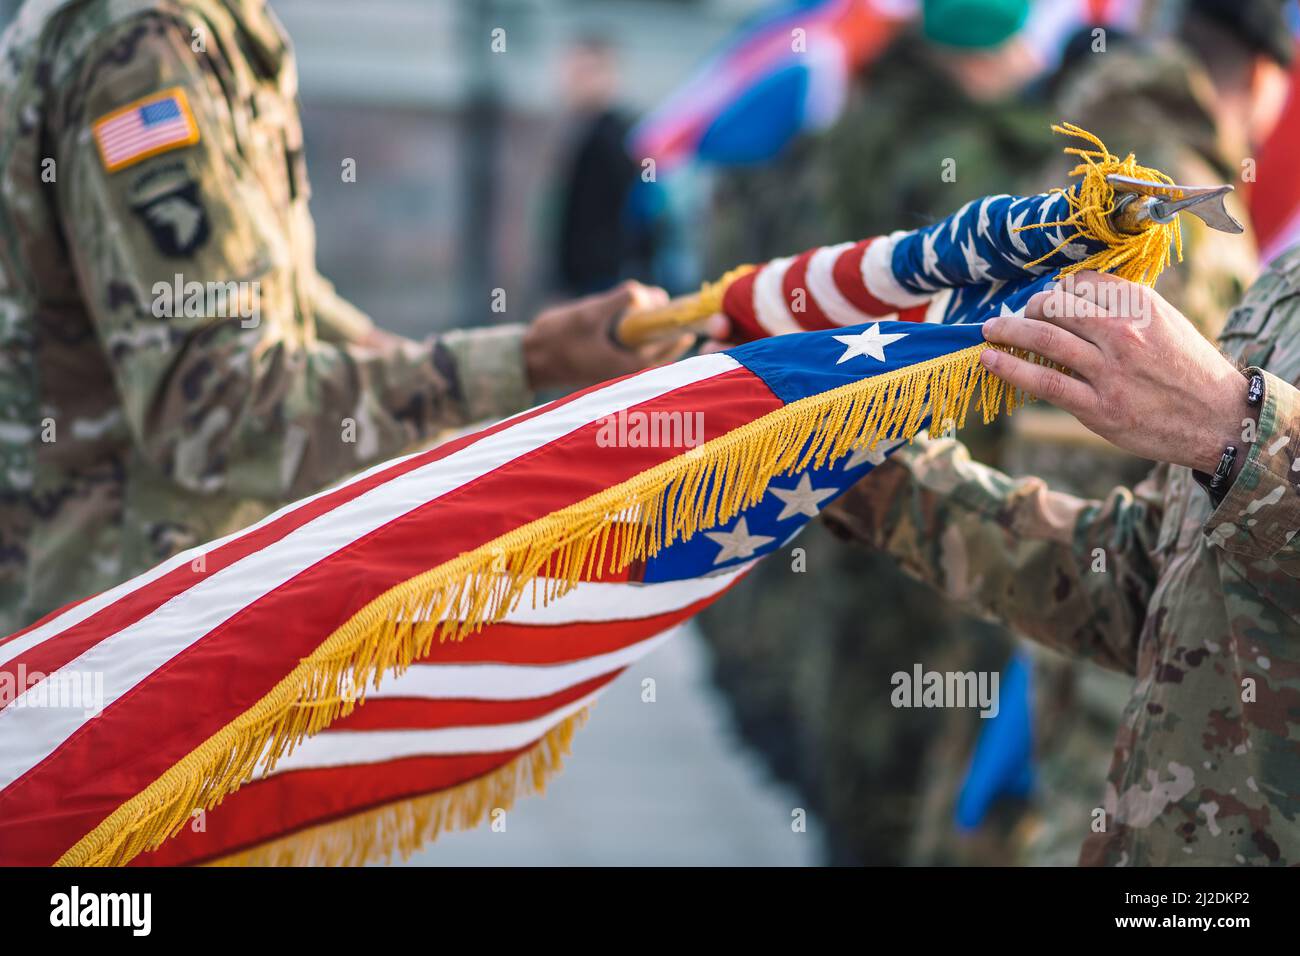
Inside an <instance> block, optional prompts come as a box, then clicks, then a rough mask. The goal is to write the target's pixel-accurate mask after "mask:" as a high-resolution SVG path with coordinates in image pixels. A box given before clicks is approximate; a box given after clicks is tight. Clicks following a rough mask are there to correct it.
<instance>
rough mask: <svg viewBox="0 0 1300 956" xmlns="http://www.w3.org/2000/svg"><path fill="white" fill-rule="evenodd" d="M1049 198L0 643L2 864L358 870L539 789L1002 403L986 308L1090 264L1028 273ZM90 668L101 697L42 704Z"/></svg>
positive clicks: (362, 481)
mask: <svg viewBox="0 0 1300 956" xmlns="http://www.w3.org/2000/svg"><path fill="white" fill-rule="evenodd" d="M1067 213H1068V207H1067V203H1066V200H1065V199H1064V197H1063V196H1061V195H1059V194H1057V195H1044V196H1035V197H1025V198H1015V197H1011V196H997V197H989V198H987V199H984V200H982V201H979V202H975V203H971V204H969V205H968V206H966V207H965V208H963V209H962V210H961V211H960V212H959V213H958V214H956V215H954V216H953V217H951V218H950V219H947V220H944V221H942V222H939V223H936V224H935V225H933V226H931V227H929V228H927V229H923V230H920V231H917V232H910V233H895V234H893V235H890V236H886V237H881V238H878V239H875V240H871V241H869V242H867V243H858V244H853V245H850V246H847V247H833V248H831V249H823V250H813V251H810V252H808V253H805V254H804V255H803V256H798V257H794V258H792V259H789V260H779V261H777V262H775V263H771V264H769V265H768V266H766V267H765V268H764V269H761V270H759V271H758V272H756V273H754V274H752V275H751V276H750V278H749V279H748V281H747V283H746V284H745V285H744V286H738V289H737V290H736V294H735V295H730V294H729V295H728V300H727V307H728V310H729V311H732V312H733V318H735V319H736V321H737V322H738V323H740V324H741V325H742V326H745V327H746V328H748V330H749V331H750V334H751V335H753V336H755V337H757V336H761V335H765V334H767V333H768V332H783V331H788V330H789V329H790V327H791V322H793V326H794V327H796V328H802V327H804V326H803V325H801V321H803V320H806V321H808V322H809V323H811V324H813V325H816V326H818V328H819V330H817V331H810V332H805V333H803V334H798V335H785V336H780V337H765V338H755V340H754V341H751V342H748V343H746V344H744V345H741V346H739V347H737V348H735V349H732V350H731V351H729V352H725V353H718V354H709V355H700V356H696V357H692V358H689V359H686V360H684V361H681V362H678V363H675V364H672V365H668V366H664V367H661V368H655V369H650V370H647V371H644V372H640V373H638V374H635V375H631V376H628V377H625V378H622V379H618V380H615V381H611V382H607V383H604V384H601V385H598V386H595V387H593V388H589V389H586V390H584V391H582V392H579V393H576V394H574V395H570V396H568V397H566V398H563V399H560V400H558V401H554V402H551V403H549V404H547V405H543V406H541V407H539V408H536V409H533V410H531V411H528V412H525V413H522V414H520V415H518V416H516V417H514V418H511V419H508V420H506V421H504V422H500V423H498V424H495V425H492V426H490V427H488V428H486V429H484V430H482V431H480V432H477V433H475V434H472V435H468V436H464V437H461V438H458V439H456V440H454V441H451V442H449V443H448V444H446V445H443V446H441V447H438V448H435V449H432V450H428V451H424V452H421V453H419V454H415V455H411V456H408V457H405V458H400V459H397V460H395V461H391V462H387V463H385V464H382V465H380V466H377V467H375V468H372V469H371V470H369V471H367V472H365V473H363V474H361V475H359V476H357V477H355V478H353V479H351V480H350V481H347V482H345V483H343V484H341V485H339V486H337V487H335V488H332V489H330V490H327V491H324V492H322V493H320V494H318V495H316V496H314V497H311V498H308V499H306V500H304V501H301V502H298V503H296V504H293V505H290V506H288V507H286V508H283V509H281V510H280V511H279V512H277V513H275V514H273V515H271V516H269V517H267V518H266V519H265V520H263V521H261V522H259V523H258V524H256V525H254V526H252V527H250V528H248V529H246V530H244V531H241V532H239V533H237V534H234V535H231V536H229V537H227V538H225V539H222V540H220V541H216V542H213V543H212V544H209V545H206V546H204V547H201V548H197V549H194V550H192V551H189V552H186V553H183V554H180V555H177V556H176V557H174V558H172V559H171V560H169V561H167V562H166V563H164V564H162V565H160V566H159V567H157V568H155V569H154V570H153V571H150V572H149V573H147V574H144V575H141V576H140V577H138V578H135V579H134V580H131V581H128V582H126V583H124V584H122V585H120V586H119V587H116V588H114V589H112V590H111V591H108V592H106V593H104V594H101V595H98V596H95V597H92V598H89V599H87V600H85V601H83V602H81V603H79V604H75V605H72V606H70V607H67V608H64V609H62V610H60V611H58V612H56V613H54V614H52V615H51V616H50V617H48V618H47V619H46V620H44V621H42V622H38V623H37V624H36V625H34V626H32V627H30V628H28V629H27V630H25V631H22V632H20V633H18V634H16V635H13V636H11V637H9V638H6V639H4V640H3V641H0V689H3V688H4V687H9V688H13V689H14V692H13V693H8V694H3V695H0V864H51V863H55V862H63V863H114V864H116V863H125V862H128V861H132V860H134V861H136V862H138V863H161V864H168V863H191V862H203V861H217V860H225V861H228V862H229V861H235V862H272V863H276V862H278V863H298V862H304V863H305V862H363V861H366V860H369V859H374V858H379V857H383V856H384V855H385V854H387V853H389V852H392V851H393V850H395V849H396V850H405V849H410V848H412V847H414V846H416V845H418V844H419V843H421V842H423V841H424V840H426V839H428V838H431V837H433V836H435V835H436V834H437V832H438V831H439V830H441V829H443V828H445V827H463V826H469V825H474V824H476V823H478V822H480V821H481V820H482V819H484V818H485V817H486V816H487V815H488V814H490V813H491V812H492V811H493V810H494V809H495V808H497V807H505V806H508V805H509V803H510V801H511V799H513V797H514V796H515V795H517V794H519V793H522V792H526V791H529V790H532V789H538V788H540V786H541V784H542V782H543V781H544V779H545V777H546V775H547V774H548V773H549V772H551V771H552V770H554V769H555V767H556V765H557V764H558V761H559V759H560V755H561V753H562V752H563V751H564V750H565V748H566V746H567V742H568V739H569V736H570V735H571V733H572V731H573V728H574V727H575V725H576V724H577V722H578V721H579V720H581V718H582V715H583V713H584V712H585V709H586V708H587V707H588V705H590V704H591V702H592V701H593V700H594V699H595V698H596V696H597V695H598V694H599V693H600V691H601V690H602V689H603V688H604V687H606V686H607V685H608V684H609V682H610V681H611V680H613V679H614V678H615V677H616V676H617V675H618V674H619V673H620V672H621V671H622V669H623V668H625V667H626V666H627V665H628V664H629V663H631V662H632V661H634V660H636V659H637V658H638V657H640V656H641V655H643V654H645V653H646V652H647V651H649V650H650V649H652V648H653V647H655V646H656V645H657V643H658V642H660V641H663V640H666V639H667V635H668V634H670V633H671V631H672V629H673V628H674V627H676V626H677V625H679V624H681V623H682V622H683V621H685V620H686V619H687V618H689V617H690V616H692V615H693V614H695V613H696V612H697V611H699V610H700V609H701V608H703V607H704V606H705V605H707V604H709V603H710V602H712V601H714V600H716V599H718V598H719V597H720V596H721V595H722V594H723V593H724V592H725V591H726V590H727V589H728V588H729V587H731V586H732V585H733V584H734V583H735V582H736V581H737V580H738V579H739V578H740V577H741V576H742V575H744V574H745V573H746V572H747V571H748V570H749V569H750V568H751V567H752V566H753V564H754V562H756V561H757V560H760V559H761V558H762V557H763V556H765V555H767V554H770V553H772V552H773V551H776V550H778V549H780V548H782V547H784V546H785V545H787V544H788V543H789V542H790V541H791V540H792V539H793V538H794V536H795V535H796V534H798V532H799V531H800V530H801V529H802V528H803V527H804V526H805V525H806V523H807V522H808V521H809V520H810V519H811V518H813V517H814V516H815V515H816V514H817V513H818V512H819V511H820V510H821V509H822V508H823V507H825V505H826V504H827V503H828V502H829V501H831V500H833V499H834V497H835V496H836V495H838V494H840V493H841V492H842V491H843V490H844V489H845V488H847V487H848V486H849V485H850V484H851V483H853V482H855V481H858V480H859V479H861V478H862V477H863V476H865V475H866V474H868V473H869V472H870V471H871V469H872V468H873V467H874V466H875V465H876V464H878V463H879V462H880V461H882V460H883V457H884V455H885V454H886V453H887V452H888V451H889V450H890V449H891V448H893V447H895V446H897V445H898V444H900V443H901V442H902V441H903V440H904V439H906V438H907V437H910V436H911V435H912V434H914V433H915V432H916V431H917V430H918V429H919V428H921V427H923V426H924V425H925V424H926V423H927V421H928V419H929V417H930V416H931V415H934V416H935V418H936V419H937V420H939V418H940V416H943V419H947V418H956V419H958V420H960V419H961V418H963V417H964V416H965V414H966V410H967V407H968V405H971V404H972V403H973V404H975V405H979V404H980V403H983V405H984V410H985V413H986V414H989V413H991V412H992V411H994V410H995V408H996V407H997V406H998V405H999V404H1000V403H1001V402H1002V401H1003V399H1004V398H1007V396H1005V395H1004V394H1003V392H1002V391H1001V386H1000V383H998V382H997V381H996V380H995V379H990V378H985V377H983V373H982V371H981V366H980V365H979V363H978V360H977V357H978V354H979V352H980V351H981V350H982V348H984V344H983V338H982V333H981V329H980V327H979V325H978V324H975V323H978V321H980V320H982V319H983V318H986V317H987V316H989V315H991V314H995V313H1000V312H1005V311H1007V310H1011V311H1016V310H1018V309H1020V308H1022V307H1023V304H1024V302H1025V300H1026V299H1027V298H1028V296H1029V295H1031V294H1032V293H1033V292H1034V291H1036V290H1037V289H1039V288H1042V287H1043V286H1044V285H1045V284H1046V282H1047V281H1048V279H1049V275H1050V273H1051V272H1052V271H1054V270H1055V268H1056V267H1059V266H1063V265H1067V264H1069V263H1070V262H1072V261H1074V260H1075V258H1077V257H1078V256H1081V255H1083V254H1084V253H1085V252H1086V251H1087V250H1086V248H1085V247H1084V245H1083V244H1080V247H1079V248H1072V247H1070V246H1069V245H1068V244H1067V245H1066V246H1065V247H1064V248H1063V249H1062V250H1061V251H1059V252H1057V253H1055V255H1054V256H1053V257H1052V258H1051V259H1049V260H1048V261H1046V262H1044V263H1042V264H1041V265H1037V266H1030V265H1029V263H1030V262H1031V261H1032V260H1034V259H1036V258H1037V257H1038V256H1040V255H1042V254H1045V253H1050V252H1051V251H1052V249H1053V248H1054V247H1055V246H1056V245H1057V243H1058V241H1060V240H1061V239H1062V238H1064V237H1062V236H1060V234H1059V232H1054V231H1053V230H1051V229H1046V230H1034V231H1030V232H1023V233H1017V232H1015V231H1014V230H1015V227H1016V226H1020V225H1024V224H1026V223H1034V222H1042V223H1050V222H1056V221H1058V220H1061V219H1064V218H1065V216H1066V214H1067ZM792 274H793V275H795V276H802V280H801V281H804V282H805V284H806V285H807V287H808V288H807V292H808V293H809V295H808V296H806V297H804V299H805V301H811V302H813V303H815V309H804V310H796V309H795V298H796V296H795V293H798V292H799V291H800V288H796V287H795V286H794V285H791V283H790V282H789V281H787V280H789V279H790V276H791V275H792ZM796 285H797V283H796ZM746 290H747V291H746ZM887 310H893V311H887ZM795 317H798V319H799V320H800V321H794V320H795ZM855 318H864V319H865V321H864V322H863V323H862V324H857V325H847V324H846V323H848V322H850V321H852V320H853V319H855ZM921 318H925V319H926V320H928V321H926V322H920V321H908V320H918V319H921ZM746 323H748V325H746ZM822 326H825V327H822ZM908 396H910V397H908ZM696 416H699V417H698V418H697V417H696ZM633 419H634V420H633ZM630 421H631V422H633V424H635V423H637V422H640V423H643V424H644V423H650V429H649V430H644V429H643V430H642V432H641V434H642V437H643V439H644V438H645V436H646V435H648V434H651V433H654V434H657V435H660V436H663V435H668V436H677V437H678V439H680V440H678V441H672V440H670V441H659V440H640V441H637V440H632V438H631V436H632V435H633V434H634V433H635V432H634V429H633V428H632V427H630V426H629V425H628V423H629V422H630ZM688 421H689V422H698V423H699V427H700V432H699V433H698V434H691V431H692V430H693V429H691V428H690V427H689V426H688V424H687V423H688ZM611 423H618V425H617V427H613V426H612V425H611ZM663 423H668V424H669V425H671V426H673V427H670V428H666V429H659V430H658V431H655V429H657V428H659V425H661V424H663ZM674 429H676V430H674ZM611 435H613V436H620V437H616V439H615V440H614V441H613V442H611V441H610V440H609V439H610V436H611ZM688 446H689V447H688ZM408 665H409V666H408ZM78 675H94V676H95V679H96V681H98V686H99V688H100V691H99V694H98V699H97V700H96V701H94V702H93V706H88V702H87V701H86V700H84V699H83V700H80V701H72V702H71V703H72V704H73V705H74V706H39V702H40V700H41V693H42V692H41V687H42V685H43V684H47V683H48V682H50V681H52V680H57V679H59V678H60V677H71V678H74V680H73V681H72V685H73V686H74V687H75V686H83V685H78V684H77V683H76V681H75V678H76V677H77V676H78ZM385 675H386V676H385ZM380 677H383V678H384V679H383V680H380V681H379V683H378V686H377V687H376V686H375V681H376V680H377V679H378V678H380ZM84 686H87V687H90V686H95V684H94V682H86V683H85V684H84ZM359 698H364V700H363V701H362V700H359ZM47 703H48V700H47ZM300 739H301V743H299V744H298V745H297V747H296V749H295V748H294V747H293V744H294V743H295V742H296V741H298V740H300ZM276 758H278V759H276ZM241 785H242V786H241ZM223 800H224V802H222V801H223ZM218 804H220V805H218ZM200 811H201V812H200ZM167 837H171V838H170V839H166V838H167ZM159 844H161V847H160V848H159V849H156V850H151V848H152V847H155V846H158V845H159ZM146 851H150V852H146Z"/></svg>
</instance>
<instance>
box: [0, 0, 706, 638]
mask: <svg viewBox="0 0 1300 956" xmlns="http://www.w3.org/2000/svg"><path fill="white" fill-rule="evenodd" d="M296 93H297V71H296V68H295V65H294V59H293V52H292V48H291V46H290V43H289V40H288V37H287V36H286V35H285V34H284V32H283V30H282V28H281V27H280V25H279V23H278V21H277V20H276V19H275V18H274V16H273V15H272V14H271V12H270V11H269V10H268V9H267V8H266V5H265V3H264V2H262V0H186V2H183V3H182V2H174V0H126V2H122V0H61V2H60V0H30V2H28V3H26V4H25V5H24V6H23V7H22V8H21V9H20V11H19V13H18V15H17V17H16V19H15V20H14V21H13V23H12V24H11V25H10V27H9V28H8V29H7V30H6V31H5V33H4V34H3V37H2V38H0V124H3V131H2V132H0V186H2V188H0V363H3V364H2V367H3V370H4V375H3V376H0V632H3V633H8V632H10V631H12V630H13V629H15V628H18V627H20V626H23V625H25V624H27V623H29V622H30V621H32V620H33V619H35V618H37V617H39V616H41V615H43V614H45V613H46V612H48V611H51V610H53V609H55V608H57V607H59V606H60V605H63V604H65V603H66V602H68V601H70V600H73V599H76V598H82V597H85V596H87V595H90V594H94V593H96V592H99V591H102V590H104V589H106V588H109V587H111V586H113V585H114V584H117V583H118V582H120V581H123V580H125V579H127V578H129V577H131V576H132V575H134V574H137V573H139V572H141V571H144V570H145V569H147V568H149V567H151V566H153V565H156V564H158V563H159V562H161V561H163V560H165V559H166V558H168V557H169V556H171V555H173V554H176V553H177V552H179V551H182V550H184V549H186V548H190V547H193V546H196V545H199V544H201V543H203V542H205V541H209V540H212V539H215V538H219V537H221V536H222V535H224V534H227V533H230V532H232V531H235V530H237V529H239V528H241V527H244V526H246V525H248V524H250V523H252V522H254V521H256V520H258V519H259V518H261V517H262V516H264V515H265V514H267V513H268V512H270V511H272V510H274V509H275V508H276V507H278V506H279V505H281V504H283V503H285V502H286V501H290V500H292V499H295V498H298V497H301V496H303V495H306V494H308V493H310V492H313V491H315V490H317V489H319V488H320V487H322V486H323V485H326V484H328V483H331V482H334V481H337V480H339V479H341V478H343V477H344V476H346V475H348V474H350V473H352V472H355V471H357V470H359V469H361V468H364V467H365V466H367V465H369V464H372V463H374V462H377V461H381V460H383V459H385V458H387V457H390V456H392V455H394V454H396V453H398V452H400V451H402V450H403V449H406V448H407V447H408V446H410V445H412V444H413V443H416V442H420V441H423V440H429V439H432V438H433V437H434V436H435V435H436V434H437V433H438V432H439V431H440V430H442V429H443V428H445V427H447V426H459V425H465V424H468V423H471V422H474V421H476V420H480V419H484V418H490V417H498V416H504V415H508V414H511V413H513V412H516V411H519V410H521V409H523V408H525V407H527V406H528V405H529V404H530V403H531V397H532V394H533V391H534V390H535V389H539V388H548V389H555V388H562V387H573V386H580V385H585V384H589V383H593V382H596V381H599V380H601V379H605V378H609V377H614V376H618V375H622V374H626V373H628V372H631V371H634V370H636V369H639V368H642V367H644V366H646V365H648V364H653V363H655V362H658V361H662V360H666V359H670V358H672V357H673V356H675V355H678V354H680V353H681V351H682V350H683V349H684V347H685V346H686V344H687V343H688V342H689V341H690V340H689V338H684V339H683V340H682V341H680V342H678V341H674V342H669V343H663V344H659V345H656V346H655V347H653V348H646V349H644V350H642V351H637V352H634V351H625V350H622V349H619V348H617V347H615V346H614V345H612V344H611V342H610V339H609V337H608V335H607V331H608V328H609V325H610V323H611V322H612V321H614V320H615V318H616V317H617V316H618V315H619V314H620V313H621V312H622V311H623V310H624V309H626V308H627V307H629V306H630V305H635V304H652V303H655V302H660V301H663V300H664V299H665V294H664V293H663V292H662V290H655V289H649V288H646V287H643V286H640V285H637V284H635V283H630V284H627V285H624V286H622V287H620V288H618V289H615V290H613V291H610V292H606V293H602V294H600V295H596V296H592V297H590V298H587V299H584V300H581V301H579V302H575V303H569V304H567V305H562V306H558V307H556V308H554V309H550V310H548V311H546V312H544V313H542V314H541V315H540V316H539V317H537V319H536V320H535V321H534V322H533V323H531V324H530V325H527V326H525V325H522V324H517V325H500V326H496V327H492V328H487V329H481V330H476V331H453V332H449V333H447V334H445V335H439V336H434V337H431V338H429V339H426V340H424V341H414V340H409V339H404V338H399V337H397V336H394V335H391V334H388V333H385V332H382V331H380V330H379V329H377V328H376V327H375V326H374V325H373V324H372V323H371V321H370V320H369V319H368V318H367V317H366V316H364V315H362V314H361V313H360V312H359V311H358V310H357V309H356V308H354V307H353V306H351V305H350V304H349V303H347V302H345V301H344V300H343V299H342V298H340V297H339V296H338V295H337V294H336V293H335V291H334V289H333V287H332V286H331V285H330V283H329V282H327V281H326V280H325V279H324V278H323V277H322V276H321V275H320V274H319V273H318V272H317V271H316V264H315V232H314V225H313V222H312V218H311V214H310V211H309V209H308V204H307V203H308V197H309V195H310V186H309V184H308V182H307V178H306V164H305V162H304V155H303V137H302V127H301V123H300V120H299V114H298V102H297V96H296ZM604 212H605V214H606V215H610V216H614V215H616V211H615V210H612V209H606V210H605V211H604ZM193 289H197V290H198V291H197V293H193V292H192V291H191V290H193ZM489 300H490V295H489V292H488V291H487V290H485V291H484V295H483V302H484V304H485V308H486V306H487V304H488V303H489Z"/></svg>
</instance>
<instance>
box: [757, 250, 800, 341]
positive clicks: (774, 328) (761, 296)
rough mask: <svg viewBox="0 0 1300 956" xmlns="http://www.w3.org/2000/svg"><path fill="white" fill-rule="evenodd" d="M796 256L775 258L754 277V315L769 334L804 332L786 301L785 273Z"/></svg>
mask: <svg viewBox="0 0 1300 956" xmlns="http://www.w3.org/2000/svg"><path fill="white" fill-rule="evenodd" d="M792 262H794V257H793V256H789V257H787V258H785V259H773V260H772V261H771V262H769V263H768V264H767V265H765V266H763V268H761V269H759V270H758V275H757V276H756V277H755V278H754V317H755V318H756V319H758V324H759V325H761V326H762V327H763V328H764V330H766V332H767V334H768V335H785V334H787V333H789V332H802V331H804V330H803V328H802V327H801V326H800V325H799V323H798V322H796V321H795V320H794V316H792V315H791V314H790V309H789V307H788V306H787V305H786V301H785V288H784V285H785V273H786V270H787V269H789V268H790V263H792Z"/></svg>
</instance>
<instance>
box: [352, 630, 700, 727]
mask: <svg viewBox="0 0 1300 956" xmlns="http://www.w3.org/2000/svg"><path fill="white" fill-rule="evenodd" d="M679 630H681V625H678V626H677V627H670V628H669V629H668V630H666V631H661V632H660V633H658V634H656V635H654V636H653V637H648V638H646V639H645V640H641V641H637V642H636V643H635V644H629V645H628V646H627V647H620V648H619V649H618V650H616V651H610V652H608V653H606V654H596V655H593V656H591V657H584V658H581V659H579V660H576V661H569V662H567V663H563V664H412V665H411V667H410V669H409V670H407V671H404V672H403V673H402V674H400V675H398V676H397V677H394V678H393V679H391V680H386V681H384V682H383V684H381V685H380V686H379V689H378V690H375V689H373V688H372V689H370V690H368V691H366V699H367V700H379V699H381V698H385V697H387V698H394V697H419V698H424V699H427V700H530V699H532V698H534V697H549V696H550V695H551V694H558V693H560V691H563V690H568V689H569V688H570V687H576V686H577V685H578V684H581V683H582V682H583V681H589V680H591V679H592V678H593V677H600V676H601V675H603V674H609V673H611V672H613V671H616V670H618V669H619V668H621V667H626V666H627V665H629V664H631V663H633V662H635V661H638V660H640V659H641V658H643V657H645V656H646V655H647V654H649V653H650V652H651V651H653V650H655V649H656V648H657V647H659V645H660V644H663V643H665V642H666V641H668V640H669V639H670V638H671V637H672V636H673V635H675V634H676V633H677V632H678V631H679ZM362 706H363V707H364V706H365V705H364V704H363V705H362Z"/></svg>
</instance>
